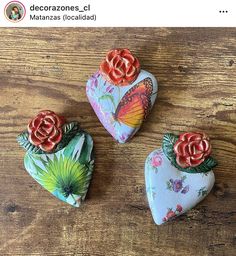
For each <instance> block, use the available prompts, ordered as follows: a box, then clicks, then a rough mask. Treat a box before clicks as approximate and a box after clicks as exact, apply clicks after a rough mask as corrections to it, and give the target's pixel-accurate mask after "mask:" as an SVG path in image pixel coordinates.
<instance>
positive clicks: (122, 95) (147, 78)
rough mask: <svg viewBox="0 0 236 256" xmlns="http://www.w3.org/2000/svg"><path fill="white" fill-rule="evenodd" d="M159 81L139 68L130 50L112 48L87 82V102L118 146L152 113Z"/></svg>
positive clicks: (130, 136)
mask: <svg viewBox="0 0 236 256" xmlns="http://www.w3.org/2000/svg"><path fill="white" fill-rule="evenodd" d="M157 90H158V85H157V80H156V78H155V77H154V76H153V75H152V74H151V73H149V72H147V71H145V70H143V69H140V63H139V61H138V59H137V58H136V57H135V56H134V55H133V54H132V53H131V52H130V50H128V49H113V50H111V51H109V52H108V53H107V55H106V58H105V59H104V60H103V61H102V63H101V65H100V68H99V71H98V72H96V73H95V74H94V75H93V76H92V77H91V78H90V79H89V80H88V82H87V86H86V93H87V97H88V100H89V102H90V104H91V106H92V108H93V110H94V112H95V113H96V115H97V117H98V119H99V120H100V122H101V123H102V124H103V126H104V127H105V129H106V130H107V131H108V132H109V133H110V134H111V135H112V137H113V138H114V139H115V140H116V141H118V142H119V143H125V142H127V141H128V140H130V139H131V138H132V137H133V136H134V135H135V133H136V132H137V131H138V130H139V129H140V127H141V125H142V123H143V121H144V120H145V119H146V118H147V116H148V115H149V114H150V112H151V109H152V107H153V105H154V103H155V100H156V96H157Z"/></svg>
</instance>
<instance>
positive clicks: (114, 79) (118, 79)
mask: <svg viewBox="0 0 236 256" xmlns="http://www.w3.org/2000/svg"><path fill="white" fill-rule="evenodd" d="M109 78H110V80H111V81H112V82H113V83H114V84H119V83H121V81H122V76H120V77H118V76H117V74H115V73H114V71H112V72H111V73H110V74H109Z"/></svg>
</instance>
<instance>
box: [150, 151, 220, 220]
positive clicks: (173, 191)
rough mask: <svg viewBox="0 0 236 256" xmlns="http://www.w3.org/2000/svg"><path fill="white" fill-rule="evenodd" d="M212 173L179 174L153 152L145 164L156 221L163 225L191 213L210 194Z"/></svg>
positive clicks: (158, 153)
mask: <svg viewBox="0 0 236 256" xmlns="http://www.w3.org/2000/svg"><path fill="white" fill-rule="evenodd" d="M214 182H215V176H214V173H213V171H212V170H211V171H208V172H206V173H187V172H183V171H180V170H179V169H177V168H176V167H175V166H174V165H172V164H171V162H170V160H169V159H168V158H167V157H166V155H165V154H164V153H163V150H162V149H157V150H154V151H153V152H152V153H151V154H150V155H149V156H148V157H147V159H146V162H145V183H146V193H147V198H148V202H149V206H150V209H151V212H152V216H153V219H154V221H155V223H156V224H157V225H160V224H162V223H164V222H166V221H168V220H170V219H173V218H174V217H176V216H178V215H180V214H183V213H185V212H186V211H188V210H190V209H192V208H193V207H194V206H195V205H196V204H198V203H199V202H200V201H202V200H203V199H204V198H205V197H206V196H207V195H208V193H209V192H210V191H211V189H212V187H213V185H214Z"/></svg>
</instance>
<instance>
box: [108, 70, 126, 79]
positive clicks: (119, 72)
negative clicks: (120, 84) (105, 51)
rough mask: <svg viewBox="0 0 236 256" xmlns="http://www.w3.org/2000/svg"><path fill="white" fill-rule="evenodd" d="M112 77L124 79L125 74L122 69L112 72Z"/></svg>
mask: <svg viewBox="0 0 236 256" xmlns="http://www.w3.org/2000/svg"><path fill="white" fill-rule="evenodd" d="M111 73H112V75H113V76H114V77H115V78H120V77H124V76H125V73H124V71H123V70H122V69H118V68H117V69H114V70H113V71H112V72H111Z"/></svg>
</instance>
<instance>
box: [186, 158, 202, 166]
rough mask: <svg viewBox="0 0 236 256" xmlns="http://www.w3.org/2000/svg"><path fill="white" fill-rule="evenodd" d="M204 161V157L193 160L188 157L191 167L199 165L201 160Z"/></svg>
mask: <svg viewBox="0 0 236 256" xmlns="http://www.w3.org/2000/svg"><path fill="white" fill-rule="evenodd" d="M203 161H204V158H202V159H199V160H193V159H192V158H190V161H189V162H190V166H191V167H196V166H198V165H200V164H201V163H202V162H203Z"/></svg>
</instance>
